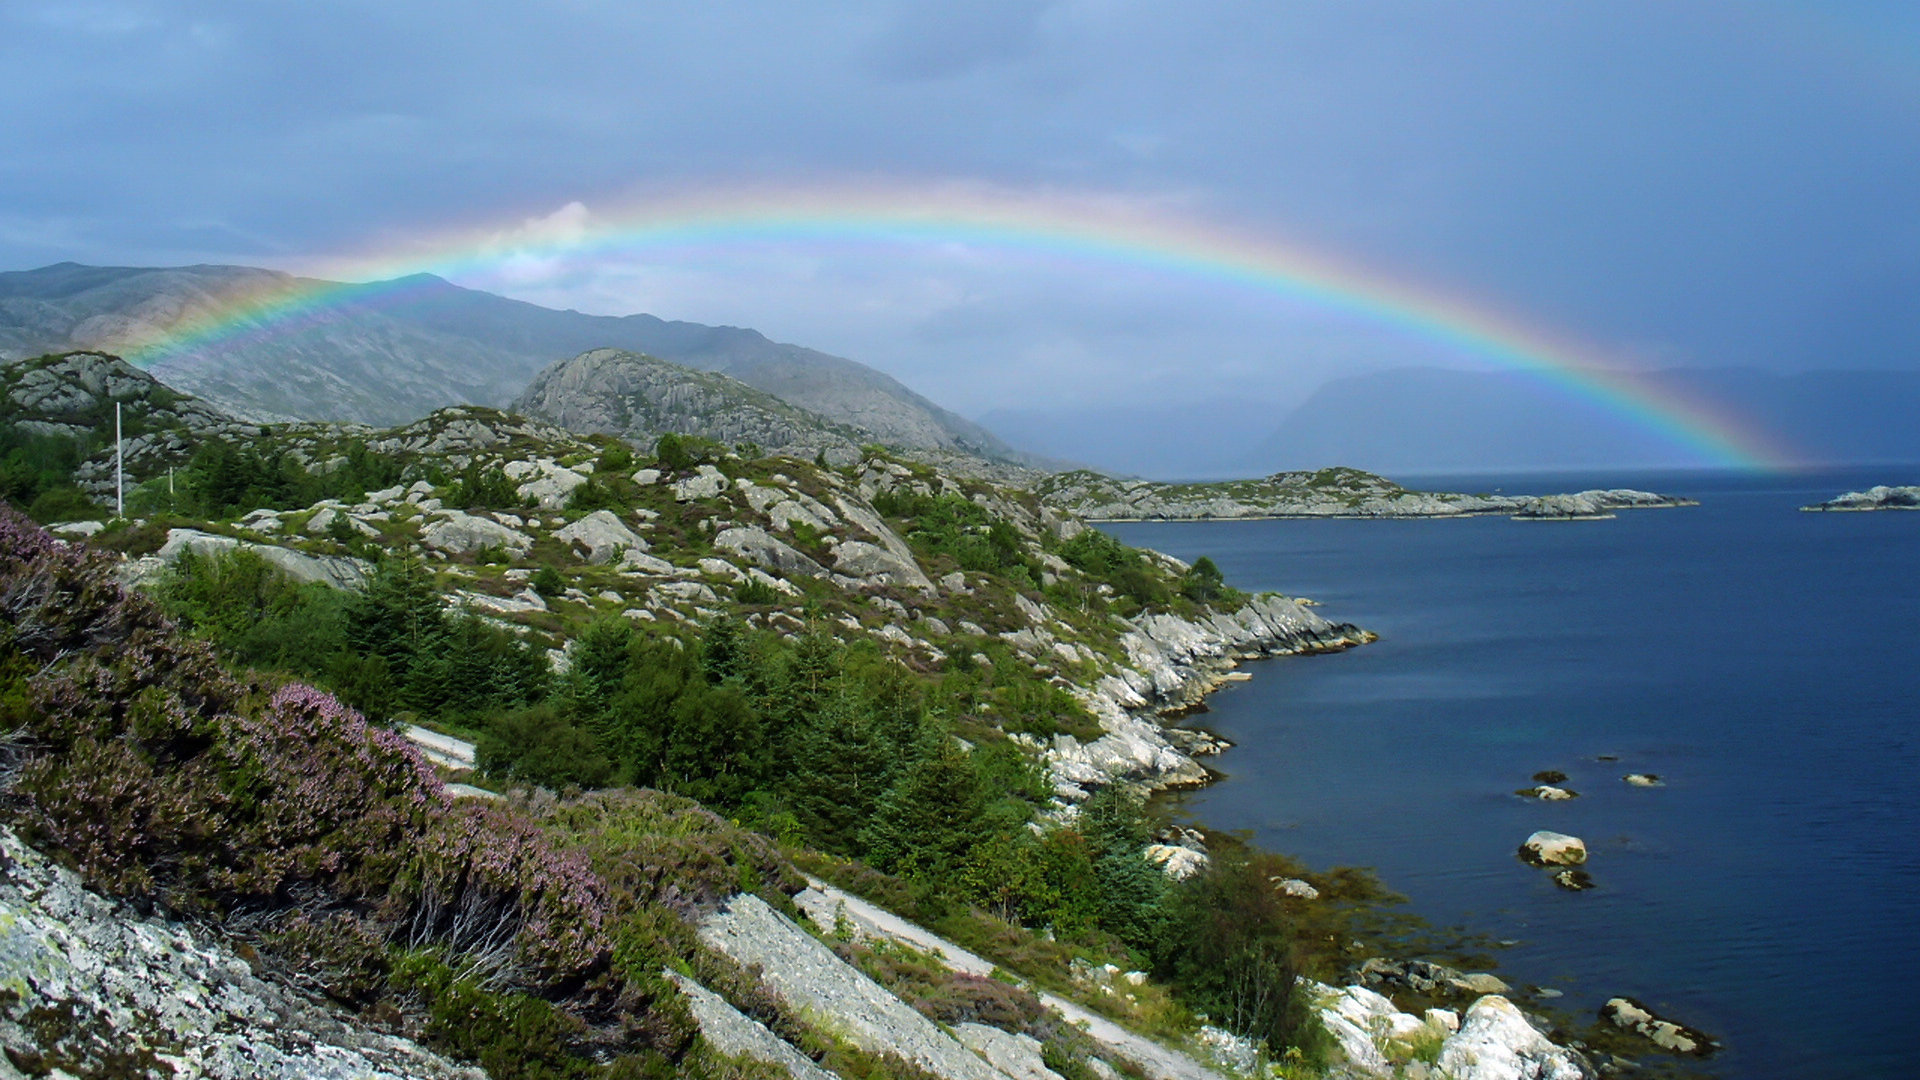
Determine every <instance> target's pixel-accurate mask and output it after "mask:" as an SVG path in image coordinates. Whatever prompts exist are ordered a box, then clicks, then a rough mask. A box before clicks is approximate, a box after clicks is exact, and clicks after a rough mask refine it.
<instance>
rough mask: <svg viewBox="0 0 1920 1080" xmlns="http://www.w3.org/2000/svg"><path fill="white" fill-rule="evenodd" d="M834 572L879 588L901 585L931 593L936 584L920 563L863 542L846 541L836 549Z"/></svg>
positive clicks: (834, 553)
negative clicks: (881, 586)
mask: <svg viewBox="0 0 1920 1080" xmlns="http://www.w3.org/2000/svg"><path fill="white" fill-rule="evenodd" d="M833 568H834V569H835V570H836V571H839V572H840V573H842V574H846V575H848V576H850V577H857V578H860V579H862V580H863V581H867V582H870V583H872V584H876V585H898V586H901V587H903V588H909V589H919V590H921V591H923V592H929V593H930V592H933V591H934V589H933V581H932V580H931V579H929V578H928V577H927V575H926V572H925V571H923V570H921V569H920V565H919V564H918V563H916V562H914V561H913V560H912V559H911V558H901V557H900V556H899V555H897V554H895V553H893V552H891V551H888V550H887V549H886V548H883V547H880V546H878V545H875V544H869V543H867V542H866V541H864V540H847V541H844V542H842V543H841V544H840V545H839V546H838V547H835V548H834V549H833Z"/></svg>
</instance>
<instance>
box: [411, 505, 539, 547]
mask: <svg viewBox="0 0 1920 1080" xmlns="http://www.w3.org/2000/svg"><path fill="white" fill-rule="evenodd" d="M439 513H440V514H441V515H442V516H441V517H440V519H439V520H437V521H435V522H434V523H433V524H431V525H428V526H427V527H426V528H425V529H422V530H421V532H420V542H421V543H422V544H425V545H426V546H427V547H430V548H433V549H434V550H436V551H445V552H448V553H449V554H454V555H465V554H469V553H471V552H475V551H480V550H482V549H483V548H490V547H497V548H501V549H503V550H505V551H510V552H512V553H513V554H514V555H516V556H518V555H525V554H526V553H527V552H528V551H529V550H530V549H531V548H532V547H533V537H531V536H528V535H527V534H526V533H523V532H520V531H518V530H517V529H510V528H508V527H507V526H505V525H502V524H500V523H499V522H497V521H493V520H490V519H488V518H483V517H475V516H473V515H472V514H468V513H464V512H462V511H459V510H442V511H439Z"/></svg>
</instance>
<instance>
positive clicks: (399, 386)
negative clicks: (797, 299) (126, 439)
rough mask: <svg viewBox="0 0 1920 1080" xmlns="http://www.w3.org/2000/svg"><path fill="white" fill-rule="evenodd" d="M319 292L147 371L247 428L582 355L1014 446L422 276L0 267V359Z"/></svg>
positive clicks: (134, 343)
mask: <svg viewBox="0 0 1920 1080" xmlns="http://www.w3.org/2000/svg"><path fill="white" fill-rule="evenodd" d="M326 288H331V289H336V290H339V292H338V295H339V297H340V302H339V303H337V304H334V305H331V306H330V307H326V308H323V309H321V310H317V311H314V312H310V313H308V314H307V315H306V316H304V318H303V321H302V322H300V323H299V324H298V325H295V326H292V327H290V328H287V327H282V328H279V329H277V330H276V331H275V332H274V333H273V334H267V333H265V332H264V331H265V330H266V329H267V327H266V325H265V324H264V323H258V321H257V320H256V323H257V325H255V326H254V327H253V330H254V331H255V332H251V333H246V334H242V335H239V336H238V337H237V338H235V339H232V340H227V341H221V342H216V343H213V344H211V345H209V346H207V347H206V348H205V349H204V350H202V351H200V352H198V353H196V354H194V355H193V356H191V357H190V358H184V359H178V358H163V359H161V360H159V361H158V362H157V363H154V364H153V365H151V366H152V367H153V369H154V372H155V374H156V375H158V376H160V377H161V378H162V379H164V380H165V381H166V382H167V383H168V384H169V385H171V386H175V387H177V388H179V389H181V390H184V391H187V392H190V393H193V394H194V395H196V396H198V397H201V398H204V399H206V400H208V401H210V402H212V403H214V404H217V405H220V406H222V407H223V408H226V409H227V410H228V411H231V412H234V413H236V414H237V415H241V416H244V417H246V418H249V419H260V420H287V419H314V420H341V421H357V422H361V423H369V424H376V425H391V424H397V423H405V422H407V421H409V420H414V419H418V418H419V417H421V416H423V415H425V414H427V413H429V412H431V411H433V410H434V409H436V408H439V407H441V406H445V405H455V404H478V405H492V406H501V405H505V404H506V403H507V402H508V401H510V400H512V399H513V398H514V397H515V396H516V395H517V394H518V393H520V392H521V391H522V390H523V389H524V388H525V387H526V385H527V383H528V382H529V381H530V380H531V379H532V377H533V376H534V375H535V374H536V373H537V372H539V371H540V370H541V369H542V368H543V367H545V366H546V365H548V364H550V363H552V362H554V361H556V360H559V359H563V358H565V357H570V356H576V355H578V354H580V353H582V352H586V351H588V350H590V349H594V348H602V347H610V348H620V349H624V350H627V351H633V352H641V353H646V354H649V355H653V356H658V357H660V358H661V359H664V360H668V361H672V362H675V363H680V364H684V365H686V366H689V367H694V368H698V369H701V370H706V371H714V372H718V373H721V374H725V375H730V376H732V377H734V378H737V379H739V380H740V381H741V382H744V383H746V384H748V385H750V386H754V387H755V388H756V389H760V390H763V391H765V392H767V393H771V394H773V395H774V396H776V397H779V398H781V399H782V400H785V401H787V402H789V403H791V404H793V405H796V406H799V407H801V408H805V409H808V410H810V411H813V412H816V413H820V414H822V415H824V416H825V417H826V418H827V419H829V420H832V421H835V422H840V423H846V424H851V425H853V426H856V427H859V428H862V429H864V430H867V431H870V432H872V433H873V434H874V435H875V436H876V437H877V438H878V440H879V441H881V442H884V443H887V444H888V445H895V446H901V447H904V448H908V449H928V450H939V451H946V452H955V453H964V454H971V455H975V456H980V457H985V458H988V459H992V460H1000V461H1018V460H1021V455H1020V453H1019V452H1018V451H1017V450H1015V449H1014V448H1013V447H1010V446H1008V445H1007V444H1006V443H1005V442H1004V441H1002V440H1000V439H999V438H998V437H997V436H995V435H993V434H992V433H991V432H989V431H987V430H986V429H985V428H983V427H981V426H979V425H978V424H975V423H973V422H972V421H969V420H966V419H965V418H963V417H960V416H958V415H957V414H955V413H953V412H951V411H949V410H947V409H944V408H942V407H941V406H939V405H937V404H935V403H934V402H932V401H930V400H928V399H927V398H925V397H923V396H921V395H919V394H917V393H915V392H914V391H913V390H911V389H909V388H908V387H907V386H905V385H904V384H903V383H901V382H900V381H899V380H897V379H895V378H893V377H892V376H889V375H886V374H885V373H883V372H880V371H878V370H876V369H874V368H871V367H868V366H866V365H864V364H861V363H859V362H857V361H853V360H848V359H845V358H843V357H836V356H832V355H830V354H827V353H823V352H819V351H818V350H813V349H807V348H805V347H802V346H798V345H788V344H783V343H779V342H775V341H772V340H770V339H768V338H767V337H766V336H765V335H764V334H761V333H760V332H759V331H756V330H751V329H745V328H741V327H731V326H718V327H716V326H706V325H703V324H699V323H688V322H676V321H669V320H665V319H660V318H658V317H656V316H653V315H645V314H637V315H628V316H608V315H586V314H582V313H580V312H577V311H556V310H554V309H551V308H544V307H541V306H539V305H537V304H532V303H528V302H526V301H522V300H514V299H511V298H509V297H502V296H497V295H495V294H492V293H487V292H483V291H480V290H476V289H468V288H465V287H463V286H459V285H455V284H453V283H452V282H448V281H446V280H445V279H443V278H439V277H437V276H434V275H431V274H416V275H411V276H408V277H404V278H397V279H392V280H389V281H379V282H369V283H364V284H357V285H356V284H344V283H336V282H324V281H320V280H318V279H310V278H301V277H296V276H294V275H291V274H286V273H283V272H281V271H274V270H264V269H259V268H255V267H245V266H225V265H214V264H204V265H196V266H188V267H94V266H87V265H84V264H80V263H57V264H54V265H52V266H47V267H41V268H39V269H35V270H22V271H9V272H4V273H0V359H21V358H26V357H30V356H34V355H38V354H41V353H55V352H66V351H71V350H75V349H96V350H102V351H107V352H116V353H121V354H123V355H130V356H132V357H133V358H135V359H138V358H139V357H140V354H141V353H142V352H143V351H145V349H146V347H148V346H150V345H151V344H152V343H153V342H154V341H156V340H158V339H160V338H161V337H163V336H164V335H165V334H166V333H168V332H169V331H171V330H172V329H174V328H177V327H178V326H180V325H181V324H182V323H183V322H188V321H193V320H198V321H208V320H217V319H221V318H234V319H238V320H240V321H242V322H243V323H244V322H245V321H246V320H247V319H248V318H249V316H247V315H245V314H244V310H241V311H239V312H236V310H235V309H236V307H237V306H242V307H243V306H244V305H245V304H246V303H247V302H249V301H253V302H259V301H262V300H267V301H271V300H275V299H285V298H293V297H297V296H298V295H299V294H301V293H302V292H303V291H307V290H316V289H326Z"/></svg>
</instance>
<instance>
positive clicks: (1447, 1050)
mask: <svg viewBox="0 0 1920 1080" xmlns="http://www.w3.org/2000/svg"><path fill="white" fill-rule="evenodd" d="M1307 989H1308V992H1309V993H1310V994H1311V995H1312V996H1313V997H1314V999H1315V1000H1316V1002H1317V1008H1318V1010H1319V1014H1320V1021H1321V1024H1322V1026H1324V1027H1325V1028H1326V1030H1327V1033H1328V1034H1329V1035H1332V1036H1333V1039H1334V1041H1335V1043H1337V1044H1338V1045H1339V1047H1340V1053H1341V1055H1342V1056H1343V1057H1344V1058H1345V1064H1346V1067H1347V1069H1348V1070H1349V1072H1350V1073H1351V1074H1357V1075H1359V1076H1367V1077H1380V1078H1382V1080H1384V1078H1387V1077H1400V1076H1414V1075H1423V1076H1437V1077H1444V1078H1447V1080H1592V1078H1593V1076H1594V1075H1595V1074H1594V1071H1593V1067H1592V1066H1591V1065H1590V1064H1589V1063H1588V1062H1587V1060H1586V1058H1585V1057H1584V1056H1582V1055H1581V1054H1580V1053H1579V1052H1578V1051H1575V1050H1570V1049H1567V1048H1565V1047H1561V1046H1557V1045H1555V1044H1554V1043H1553V1042H1552V1041H1551V1040H1550V1039H1548V1038H1547V1037H1546V1036H1545V1035H1543V1034H1541V1033H1540V1031H1539V1029H1538V1028H1536V1027H1534V1026H1533V1024H1532V1023H1531V1022H1530V1021H1529V1020H1528V1019H1527V1017H1526V1015H1525V1014H1524V1013H1522V1012H1521V1011H1520V1010H1519V1009H1518V1008H1516V1007H1515V1006H1514V1004H1513V1003H1512V1002H1511V1001H1508V1000H1507V999H1506V998H1504V997H1501V996H1500V995H1498V994H1487V995H1485V996H1483V997H1481V998H1480V999H1478V1000H1477V1001H1475V1002H1474V1003H1473V1005H1472V1006H1471V1007H1470V1008H1468V1009H1467V1012H1466V1016H1465V1017H1464V1018H1461V1017H1458V1016H1456V1014H1454V1013H1452V1012H1450V1011H1448V1010H1443V1009H1429V1010H1427V1012H1426V1014H1425V1015H1424V1016H1420V1017H1416V1016H1413V1015H1411V1014H1409V1013H1403V1012H1401V1011H1400V1010H1399V1009H1398V1008H1396V1007H1395V1006H1394V1004H1393V1002H1391V1001H1389V1000H1388V999H1387V998H1386V997H1384V996H1382V995H1380V994H1379V993H1376V992H1375V991H1372V990H1369V989H1367V988H1366V987H1363V986H1347V987H1330V986H1323V985H1321V984H1318V983H1308V984H1307ZM1434 1042H1438V1043H1439V1053H1438V1055H1437V1057H1435V1058H1434V1059H1432V1060H1433V1061H1434V1064H1433V1066H1432V1068H1431V1070H1430V1071H1429V1070H1426V1069H1425V1068H1424V1066H1422V1065H1421V1064H1420V1061H1419V1057H1418V1056H1417V1052H1418V1051H1419V1049H1420V1047H1421V1045H1422V1044H1426V1045H1428V1046H1431V1045H1432V1043H1434ZM1416 1070H1418V1071H1416Z"/></svg>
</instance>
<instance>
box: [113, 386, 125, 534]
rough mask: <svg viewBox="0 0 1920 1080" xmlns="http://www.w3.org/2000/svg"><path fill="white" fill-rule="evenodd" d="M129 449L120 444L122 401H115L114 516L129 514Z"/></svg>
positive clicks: (121, 516) (120, 516)
mask: <svg viewBox="0 0 1920 1080" xmlns="http://www.w3.org/2000/svg"><path fill="white" fill-rule="evenodd" d="M126 465H127V450H126V447H124V446H122V445H121V444H120V403H119V402H117V401H116V402H114V403H113V516H114V517H118V518H123V517H126V516H127V469H126Z"/></svg>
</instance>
